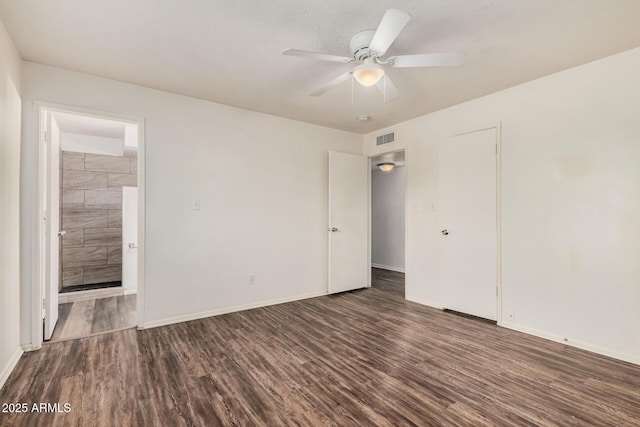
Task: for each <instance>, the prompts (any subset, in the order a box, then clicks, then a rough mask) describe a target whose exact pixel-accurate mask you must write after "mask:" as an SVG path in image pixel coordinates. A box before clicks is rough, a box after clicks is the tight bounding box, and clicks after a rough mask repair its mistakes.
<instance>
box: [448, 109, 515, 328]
mask: <svg viewBox="0 0 640 427" xmlns="http://www.w3.org/2000/svg"><path fill="white" fill-rule="evenodd" d="M489 129H495V131H496V323H497V325H498V326H502V122H500V121H497V122H490V123H485V124H480V125H475V126H467V127H464V128H462V129H460V130H459V131H457V132H453V133H447V134H442V135H441V136H440V138H439V140H438V145H437V153H436V155H437V156H439V154H440V143H442V142H443V141H444V140H445V139H448V138H453V137H456V136H461V135H466V134H469V133H474V132H480V131H483V130H489ZM438 168H440V164H439V162H438ZM436 197H437V200H438V224H440V220H441V218H440V182H438V194H437V195H436ZM438 234H439V230H438ZM440 245H441V240H440V239H438V257H440V256H441V254H442V252H441V246H440Z"/></svg>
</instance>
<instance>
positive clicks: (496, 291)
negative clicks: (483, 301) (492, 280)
mask: <svg viewBox="0 0 640 427" xmlns="http://www.w3.org/2000/svg"><path fill="white" fill-rule="evenodd" d="M496 296H498V288H496Z"/></svg>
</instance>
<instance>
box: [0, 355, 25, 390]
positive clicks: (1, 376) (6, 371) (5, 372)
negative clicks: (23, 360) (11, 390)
mask: <svg viewBox="0 0 640 427" xmlns="http://www.w3.org/2000/svg"><path fill="white" fill-rule="evenodd" d="M23 353H24V351H23V350H22V348H20V347H18V349H17V350H16V352H15V353H13V356H11V359H9V362H7V364H6V366H5V367H4V368H3V369H2V373H0V388H2V387H3V386H4V383H5V382H6V381H7V378H9V375H11V372H13V369H14V368H15V367H16V365H17V364H18V361H19V360H20V357H22V354H23Z"/></svg>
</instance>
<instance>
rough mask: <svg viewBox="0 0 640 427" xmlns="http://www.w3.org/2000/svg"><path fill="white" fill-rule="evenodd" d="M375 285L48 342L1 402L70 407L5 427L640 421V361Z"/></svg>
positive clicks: (18, 417)
mask: <svg viewBox="0 0 640 427" xmlns="http://www.w3.org/2000/svg"><path fill="white" fill-rule="evenodd" d="M374 277H375V278H377V280H376V281H375V283H376V286H374V287H372V288H370V289H364V290H360V291H354V292H347V293H342V294H338V295H333V296H325V297H319V298H313V299H309V300H304V301H298V302H292V303H288V304H281V305H277V306H270V307H264V308H259V309H255V310H249V311H244V312H239V313H232V314H227V315H222V316H217V317H212V318H207V319H202V320H197V321H192V322H187V323H181V324H176V325H171V326H166V327H161V328H155V329H149V330H144V331H136V330H126V331H121V332H115V333H111V334H105V335H99V336H94V337H90V338H84V339H80V340H73V341H65V342H60V343H54V344H50V345H47V346H45V347H44V348H43V349H42V350H40V351H37V352H31V353H27V354H25V355H24V356H23V358H22V360H20V362H19V364H18V366H17V368H16V369H15V371H14V372H13V374H12V375H11V376H10V378H9V380H8V381H7V383H6V385H5V387H4V388H3V389H2V390H1V391H0V402H2V403H6V402H27V403H29V404H31V403H33V402H50V403H53V402H60V403H70V404H71V412H69V413H67V414H64V413H56V414H39V413H27V414H5V413H2V414H0V417H1V418H0V424H1V425H3V426H9V425H11V426H14V425H21V426H22V425H23V426H37V425H79V426H80V425H105V426H106V425H113V426H128V425H145V426H156V425H162V426H183V425H197V426H205V425H206V426H213V425H239V426H249V425H259V426H278V425H304V426H318V425H349V426H357V425H377V426H398V425H420V426H426V425H434V426H436V425H437V426H440V425H445V426H485V425H486V426H489V425H491V426H495V425H498V426H503V425H518V426H520V425H557V426H570V425H597V426H638V425H640V366H636V365H632V364H629V363H624V362H620V361H616V360H613V359H609V358H607V357H603V356H598V355H595V354H592V353H588V352H585V351H581V350H578V349H574V348H571V347H567V346H564V345H562V344H558V343H554V342H550V341H545V340H542V339H538V338H535V337H532V336H528V335H525V334H521V333H518V332H515V331H511V330H508V329H503V328H500V327H497V326H495V325H491V324H488V323H486V322H483V321H478V320H474V319H468V318H464V317H460V316H456V315H453V314H449V313H445V312H442V311H439V310H436V309H432V308H428V307H424V306H421V305H418V304H414V303H411V302H408V301H405V300H404V299H403V298H402V296H401V294H400V292H399V290H400V289H401V286H400V285H397V286H394V285H393V283H391V282H393V280H391V279H390V274H388V273H387V272H382V271H376V272H374ZM398 277H399V278H400V277H401V276H398ZM383 282H387V283H383ZM378 285H379V286H378Z"/></svg>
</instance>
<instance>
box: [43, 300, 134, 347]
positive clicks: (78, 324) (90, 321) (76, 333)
mask: <svg viewBox="0 0 640 427" xmlns="http://www.w3.org/2000/svg"><path fill="white" fill-rule="evenodd" d="M137 323H138V319H137V317H136V295H125V296H122V295H121V296H117V297H108V298H98V299H92V300H87V301H76V302H69V303H64V304H59V305H58V323H57V324H56V327H55V329H54V330H53V336H52V337H51V341H50V342H56V341H64V340H68V339H73V338H84V337H88V336H91V335H95V334H102V333H105V332H112V331H118V330H122V329H127V328H135V327H136V325H137Z"/></svg>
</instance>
